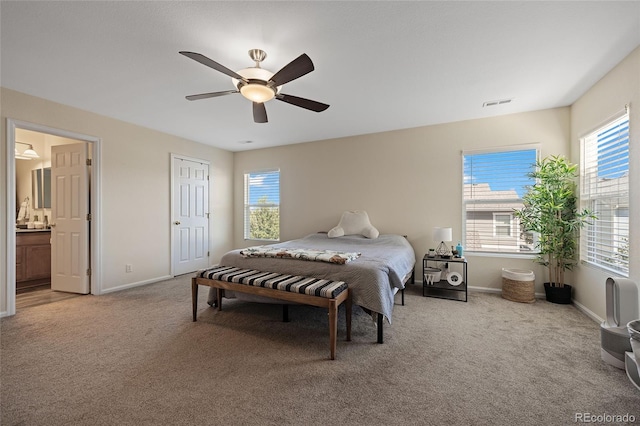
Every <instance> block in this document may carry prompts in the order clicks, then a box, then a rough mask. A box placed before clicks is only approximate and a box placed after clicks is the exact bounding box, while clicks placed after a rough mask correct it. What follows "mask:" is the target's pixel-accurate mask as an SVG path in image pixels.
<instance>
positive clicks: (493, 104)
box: [482, 99, 513, 108]
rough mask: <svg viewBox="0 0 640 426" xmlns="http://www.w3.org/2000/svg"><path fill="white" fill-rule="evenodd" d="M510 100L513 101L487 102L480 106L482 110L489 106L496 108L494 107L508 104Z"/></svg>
mask: <svg viewBox="0 0 640 426" xmlns="http://www.w3.org/2000/svg"><path fill="white" fill-rule="evenodd" d="M512 100H513V99H498V100H497V101H487V102H484V103H483V104H482V107H483V108H484V107H490V106H496V105H504V104H508V103H509V102H511V101H512Z"/></svg>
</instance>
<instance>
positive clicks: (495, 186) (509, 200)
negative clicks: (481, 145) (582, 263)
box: [462, 146, 538, 254]
mask: <svg viewBox="0 0 640 426" xmlns="http://www.w3.org/2000/svg"><path fill="white" fill-rule="evenodd" d="M462 157H463V173H464V176H463V185H464V188H463V205H464V212H463V215H464V217H463V227H464V232H463V235H464V243H463V245H464V247H465V251H466V252H487V253H511V254H518V253H525V254H531V253H533V250H534V249H535V241H534V238H533V235H532V234H531V233H529V232H522V231H521V229H520V226H519V223H518V221H517V219H516V218H515V217H514V216H513V211H514V209H520V208H522V207H523V204H522V196H523V195H524V193H525V192H526V187H527V186H528V185H533V184H534V183H535V182H534V180H533V179H532V178H530V177H529V176H527V174H528V173H530V172H533V171H534V168H535V163H536V159H537V158H538V150H537V149H536V148H532V147H531V146H528V147H526V148H524V147H523V148H508V149H504V150H496V151H491V152H463V153H462Z"/></svg>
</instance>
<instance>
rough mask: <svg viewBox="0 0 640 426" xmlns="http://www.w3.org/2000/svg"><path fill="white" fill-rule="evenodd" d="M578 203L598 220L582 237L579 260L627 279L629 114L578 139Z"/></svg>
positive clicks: (586, 228) (592, 223) (585, 230)
mask: <svg viewBox="0 0 640 426" xmlns="http://www.w3.org/2000/svg"><path fill="white" fill-rule="evenodd" d="M580 148H581V152H580V201H581V203H582V207H583V208H587V209H589V210H591V211H593V212H594V213H595V215H596V217H597V218H598V219H597V220H594V221H592V222H591V224H590V225H587V226H586V227H585V228H584V229H583V230H582V234H581V241H580V243H581V252H580V253H581V254H580V256H581V259H582V260H583V261H585V262H587V263H590V264H593V265H596V266H598V267H601V268H604V269H606V270H610V271H614V272H617V273H619V274H621V275H624V276H629V114H628V113H627V112H625V113H624V114H623V115H622V116H620V117H619V118H616V119H614V120H613V121H611V122H610V123H608V124H606V125H605V126H603V127H601V128H599V129H598V130H596V131H595V132H593V133H591V134H589V135H587V136H585V137H584V138H582V140H581V147H580Z"/></svg>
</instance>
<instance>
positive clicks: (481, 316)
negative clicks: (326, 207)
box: [0, 277, 640, 425]
mask: <svg viewBox="0 0 640 426" xmlns="http://www.w3.org/2000/svg"><path fill="white" fill-rule="evenodd" d="M200 292H201V296H200V300H201V302H200V308H199V311H198V322H196V323H194V322H192V321H191V305H190V303H191V302H190V285H189V277H181V278H177V279H173V280H169V281H165V282H161V283H157V284H152V285H149V286H145V287H141V288H136V289H132V290H127V291H122V292H119V293H114V294H108V295H104V296H98V297H96V296H83V297H77V298H73V299H69V300H63V301H59V302H55V303H51V304H47V305H41V306H35V307H30V308H25V309H23V310H21V311H19V312H18V314H17V315H16V316H15V317H10V318H4V319H2V321H1V327H2V328H1V338H2V341H1V350H2V352H1V354H0V363H1V371H0V374H1V375H0V379H1V387H2V389H1V394H0V396H1V398H2V399H1V409H2V412H1V417H0V420H1V423H2V425H182V424H184V425H302V424H305V425H313V424H316V425H349V424H367V425H405V424H407V425H447V424H450V425H471V424H473V425H496V424H504V425H516V424H518V425H541V424H544V425H556V424H557V425H565V424H572V423H574V419H575V416H576V413H590V414H591V415H604V414H607V415H624V414H627V413H629V414H631V415H633V416H635V418H636V422H640V391H638V390H637V389H636V388H635V387H633V385H632V384H631V383H630V382H629V380H628V379H627V377H626V375H625V373H624V371H622V370H618V369H616V368H613V367H611V366H609V365H607V364H604V363H603V362H602V361H601V360H600V352H599V350H600V349H599V328H598V324H596V323H594V322H593V321H591V320H590V319H588V318H587V317H586V316H584V315H583V314H581V313H580V312H579V311H577V310H576V309H575V308H574V307H573V306H566V305H552V304H549V303H547V302H544V301H537V302H536V303H534V304H518V303H514V302H509V301H506V300H504V299H502V298H500V297H499V296H496V295H491V294H482V293H471V294H470V297H469V302H468V303H463V302H456V301H448V300H442V299H434V298H424V297H422V296H421V287H420V286H419V285H414V286H412V287H411V288H410V289H409V290H408V291H407V297H406V303H407V304H406V306H400V305H399V302H398V303H397V304H396V308H395V311H394V322H393V324H392V325H391V326H387V327H385V343H384V344H383V345H379V344H376V343H375V339H376V331H375V326H374V324H373V323H372V322H371V320H370V319H369V317H368V316H366V315H365V314H364V313H363V312H362V310H361V309H359V308H358V309H355V310H354V311H355V312H354V314H355V317H354V332H353V341H352V342H345V341H344V322H341V324H340V331H339V333H340V334H339V342H338V353H337V360H335V361H330V360H328V355H329V347H328V332H327V315H326V311H323V310H321V309H318V308H311V307H304V306H295V307H292V308H291V309H290V316H291V319H292V322H289V323H283V322H281V309H280V307H279V306H268V305H257V304H250V303H243V302H237V301H225V305H224V307H225V309H224V310H223V311H222V312H218V311H217V310H214V309H211V308H209V307H208V306H207V305H206V303H205V300H206V291H205V289H204V288H203V289H201V290H200ZM398 300H399V296H398ZM341 321H344V317H343V312H341Z"/></svg>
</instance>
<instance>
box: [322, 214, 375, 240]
mask: <svg viewBox="0 0 640 426" xmlns="http://www.w3.org/2000/svg"><path fill="white" fill-rule="evenodd" d="M343 235H363V236H365V237H367V238H371V239H374V238H378V235H380V233H379V232H378V230H377V229H376V228H375V227H374V226H373V225H371V222H370V221H369V215H368V214H367V212H365V211H364V210H351V211H346V212H344V213H342V217H341V218H340V223H338V226H336V227H335V228H333V229H331V230H330V231H329V233H328V237H329V238H335V237H342V236H343Z"/></svg>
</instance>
